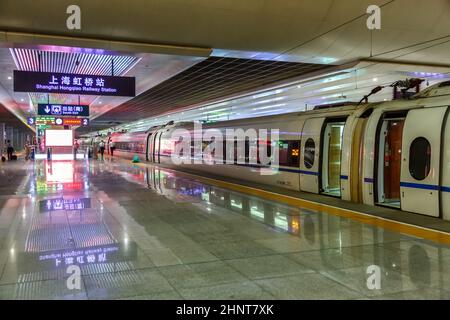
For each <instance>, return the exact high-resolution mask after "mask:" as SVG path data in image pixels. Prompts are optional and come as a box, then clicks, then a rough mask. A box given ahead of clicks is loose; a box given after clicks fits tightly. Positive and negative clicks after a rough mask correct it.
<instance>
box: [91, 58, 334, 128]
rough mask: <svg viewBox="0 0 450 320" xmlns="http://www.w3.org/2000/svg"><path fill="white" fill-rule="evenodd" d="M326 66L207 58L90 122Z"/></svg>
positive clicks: (126, 117) (163, 109) (153, 112)
mask: <svg viewBox="0 0 450 320" xmlns="http://www.w3.org/2000/svg"><path fill="white" fill-rule="evenodd" d="M326 67H327V66H326V65H321V64H311V63H295V62H281V61H267V60H252V59H239V58H223V57H210V58H208V59H206V60H204V61H202V62H199V63H198V64H196V65H194V66H192V67H190V68H189V69H187V70H185V71H183V72H180V73H179V74H177V75H175V76H174V77H172V78H170V79H168V80H166V81H164V82H162V83H160V84H159V85H157V86H155V87H153V88H151V89H149V90H147V91H146V92H144V93H142V94H140V95H139V96H137V97H135V98H133V99H131V100H129V101H127V102H125V103H123V104H121V105H120V106H118V107H117V108H114V109H112V110H110V111H108V112H107V113H105V114H103V115H101V116H100V117H98V118H96V119H94V121H92V122H91V126H94V127H95V128H96V129H103V128H105V127H106V128H107V127H111V124H114V123H119V122H120V123H123V122H128V121H135V120H138V119H142V118H148V117H152V116H158V115H161V114H164V113H168V112H173V110H178V111H181V110H183V109H185V108H187V107H189V106H193V105H197V104H201V103H202V102H205V101H211V100H214V99H218V98H221V97H224V96H228V95H232V94H236V93H239V92H244V91H246V90H251V89H256V88H258V87H261V86H264V85H267V84H271V83H275V82H277V81H281V80H284V79H289V78H292V77H296V76H300V75H303V74H308V73H313V72H315V71H319V70H323V69H324V68H326Z"/></svg>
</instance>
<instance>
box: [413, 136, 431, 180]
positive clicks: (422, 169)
mask: <svg viewBox="0 0 450 320" xmlns="http://www.w3.org/2000/svg"><path fill="white" fill-rule="evenodd" d="M430 168H431V145H430V142H429V141H428V140H427V139H425V138H423V137H420V138H416V139H414V141H413V142H412V143H411V147H410V148H409V172H410V173H411V176H412V177H413V178H414V179H416V180H419V181H420V180H424V179H425V178H426V177H428V175H429V174H430Z"/></svg>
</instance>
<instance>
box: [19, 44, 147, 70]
mask: <svg viewBox="0 0 450 320" xmlns="http://www.w3.org/2000/svg"><path fill="white" fill-rule="evenodd" d="M10 51H11V54H12V56H13V58H14V60H15V62H16V64H17V67H18V68H19V69H20V70H24V71H39V54H41V68H40V70H41V71H42V72H58V73H65V72H67V73H80V74H94V75H111V61H112V59H114V74H115V75H122V74H124V73H125V72H126V71H127V70H128V69H129V68H130V67H131V66H132V65H133V64H135V63H136V62H137V60H138V59H139V58H137V57H133V56H115V55H107V54H106V55H103V54H92V53H69V52H54V51H40V50H35V49H21V48H11V49H10ZM77 61H78V62H79V63H78V65H77V63H76V62H77Z"/></svg>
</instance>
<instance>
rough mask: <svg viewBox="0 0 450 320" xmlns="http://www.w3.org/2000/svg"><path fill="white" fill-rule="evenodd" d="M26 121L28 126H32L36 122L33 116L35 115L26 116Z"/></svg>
mask: <svg viewBox="0 0 450 320" xmlns="http://www.w3.org/2000/svg"><path fill="white" fill-rule="evenodd" d="M27 123H28V124H29V125H30V126H34V125H35V124H36V118H35V117H28V118H27Z"/></svg>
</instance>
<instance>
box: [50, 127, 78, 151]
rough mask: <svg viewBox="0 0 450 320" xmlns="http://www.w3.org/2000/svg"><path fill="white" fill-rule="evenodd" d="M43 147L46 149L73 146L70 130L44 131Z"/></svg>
mask: <svg viewBox="0 0 450 320" xmlns="http://www.w3.org/2000/svg"><path fill="white" fill-rule="evenodd" d="M45 145H46V146H48V147H70V146H72V145H73V132H72V130H45Z"/></svg>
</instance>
